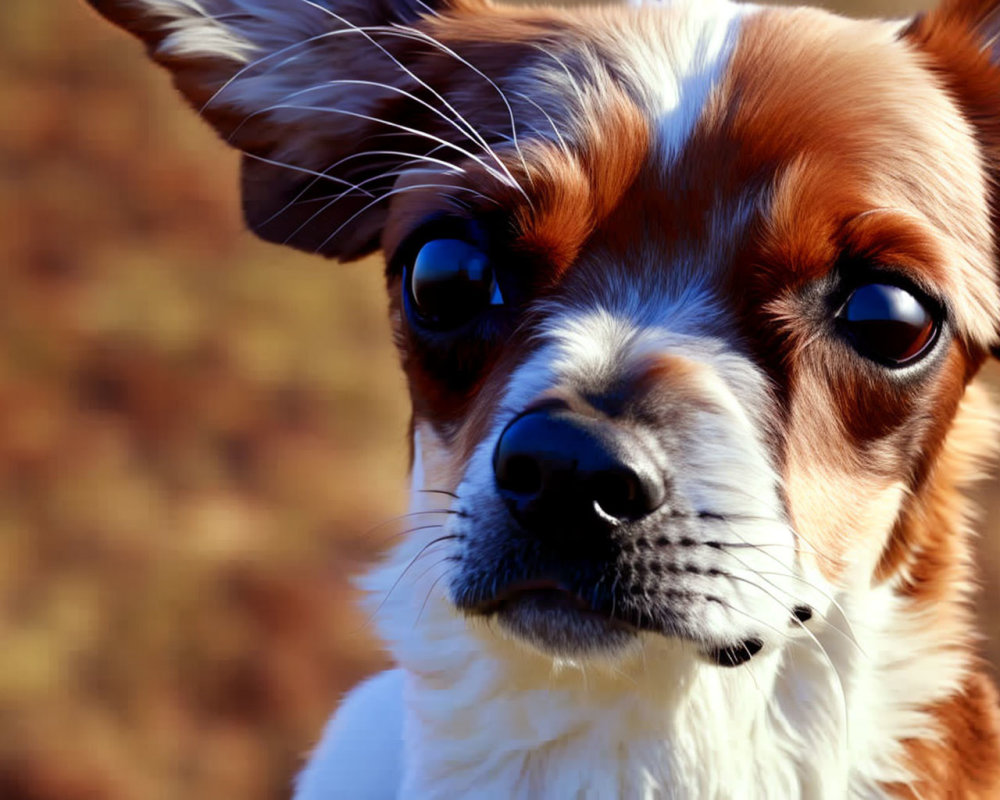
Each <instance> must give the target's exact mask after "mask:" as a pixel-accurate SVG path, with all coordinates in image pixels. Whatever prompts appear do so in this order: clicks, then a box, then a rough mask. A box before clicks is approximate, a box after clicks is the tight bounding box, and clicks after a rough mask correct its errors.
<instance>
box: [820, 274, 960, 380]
mask: <svg viewBox="0 0 1000 800" xmlns="http://www.w3.org/2000/svg"><path fill="white" fill-rule="evenodd" d="M939 317H940V314H939V312H938V310H937V309H936V308H935V307H934V306H933V304H932V303H931V302H930V301H928V300H926V299H921V298H920V297H919V296H918V294H917V293H916V291H915V290H914V291H910V290H907V289H904V288H902V287H901V286H896V285H894V284H891V283H869V284H865V285H863V286H859V287H858V288H856V289H855V290H854V291H853V292H851V294H850V295H849V296H848V298H847V301H846V302H845V303H844V305H843V306H842V307H841V309H840V311H839V312H838V313H837V323H838V325H839V327H840V329H841V330H842V331H843V333H844V334H845V335H846V337H847V339H848V340H849V341H850V342H851V344H852V345H853V346H854V348H855V349H856V350H857V351H858V352H859V353H861V355H863V356H865V357H866V358H870V359H872V360H873V361H877V362H879V363H880V364H884V365H886V366H889V367H904V366H908V365H910V364H913V363H915V362H917V361H919V360H920V358H921V357H923V356H924V355H926V354H927V353H928V352H929V351H930V350H931V347H932V346H933V344H934V342H935V340H936V339H937V334H938V331H939V329H940V321H939Z"/></svg>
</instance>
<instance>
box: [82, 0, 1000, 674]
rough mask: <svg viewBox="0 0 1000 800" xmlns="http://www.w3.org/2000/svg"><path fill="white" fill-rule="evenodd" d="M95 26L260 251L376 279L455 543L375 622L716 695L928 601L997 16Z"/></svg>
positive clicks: (418, 434) (216, 5) (424, 5)
mask: <svg viewBox="0 0 1000 800" xmlns="http://www.w3.org/2000/svg"><path fill="white" fill-rule="evenodd" d="M91 2H92V4H93V5H94V6H96V7H97V8H98V9H99V10H100V11H101V12H102V13H104V14H105V15H107V16H109V17H111V18H112V19H114V20H116V21H117V22H119V23H120V24H123V25H125V26H126V27H128V28H130V29H131V30H132V31H134V32H135V33H137V34H138V35H140V36H141V37H142V38H143V39H144V40H145V41H146V43H147V44H148V46H149V48H150V51H151V53H152V55H153V57H154V58H155V59H157V60H158V61H160V62H162V63H163V64H165V65H166V66H167V67H169V68H170V69H171V70H173V72H174V74H175V77H176V81H177V85H178V86H179V88H180V89H181V90H182V92H184V93H185V94H186V95H187V97H188V98H189V99H190V100H191V102H192V103H193V104H194V105H195V106H196V107H197V108H198V109H199V110H200V111H201V112H202V113H203V115H204V116H205V118H206V119H208V120H209V121H210V122H211V123H212V124H213V125H214V126H215V127H216V128H217V129H218V130H219V131H220V133H221V134H222V135H223V136H224V137H225V138H226V139H227V140H228V141H229V142H230V143H232V144H233V145H234V146H236V147H238V148H240V149H241V150H242V151H243V152H244V153H246V157H245V161H244V175H243V180H244V196H245V208H246V215H247V219H248V221H249V223H250V225H251V226H252V227H253V229H254V230H255V231H256V232H257V233H258V234H260V235H261V236H263V237H264V238H267V239H269V240H273V241H278V242H284V243H287V244H289V245H293V246H295V247H299V248H303V249H306V250H310V251H315V252H317V253H322V254H324V255H327V256H332V257H336V258H340V259H349V258H356V257H359V256H361V255H364V254H366V253H369V252H371V251H374V250H376V249H379V248H381V249H383V250H384V252H385V255H386V262H387V265H388V269H387V283H388V290H389V296H390V308H391V318H392V324H393V326H394V329H395V332H396V338H397V341H398V344H399V348H400V351H401V353H402V360H403V365H404V368H405V371H406V374H407V377H408V380H409V387H410V392H411V395H412V400H413V415H414V438H415V442H416V459H417V463H416V465H415V471H414V490H415V494H414V496H415V498H418V502H417V503H416V505H415V507H416V508H429V507H435V508H439V507H441V506H442V505H447V506H448V509H447V510H448V511H450V512H452V513H450V514H449V515H447V517H443V518H444V519H446V522H445V523H444V524H443V525H442V526H441V527H440V528H436V529H433V530H422V532H421V533H414V534H412V539H411V541H410V542H409V543H408V544H406V545H404V546H403V548H402V553H403V556H402V560H401V562H400V564H401V565H404V566H406V570H407V571H409V572H410V574H409V577H408V578H406V580H402V583H404V584H405V583H406V582H407V581H408V580H410V579H412V583H413V584H414V586H417V585H419V586H420V587H421V588H420V589H419V590H416V589H414V590H413V591H410V592H409V595H408V596H409V597H410V599H411V600H412V603H413V608H412V613H410V614H409V616H408V617H407V618H406V619H405V620H402V621H401V622H402V624H405V625H406V626H407V627H409V626H412V625H413V623H414V621H415V619H416V618H419V617H420V616H421V614H424V612H425V608H424V606H426V605H427V604H428V603H429V604H430V606H431V607H432V608H433V609H436V610H431V609H428V610H427V611H426V614H427V617H428V618H429V617H433V616H434V615H435V614H440V615H441V616H442V618H447V619H449V620H450V621H451V623H450V624H453V625H454V624H460V625H463V626H464V625H466V624H470V625H471V627H472V628H473V629H475V630H476V636H482V637H485V638H484V641H486V642H487V643H488V645H487V646H494V645H496V646H497V647H506V646H507V645H506V644H504V643H503V642H502V641H501V640H504V639H507V640H513V641H515V642H517V643H519V644H526V645H528V648H529V649H530V650H533V651H536V652H537V651H541V652H542V653H543V654H545V655H546V656H553V655H554V656H563V657H567V656H568V657H573V658H578V657H586V656H588V655H596V654H600V655H602V656H603V657H607V656H609V655H616V654H622V653H626V652H631V651H632V650H634V649H635V648H634V647H633V645H634V644H635V643H636V642H639V641H644V640H649V639H650V638H653V639H656V640H657V641H659V640H669V641H672V642H675V643H676V642H683V643H686V644H684V645H683V647H687V648H688V649H690V650H691V652H693V653H697V654H698V655H699V656H701V657H704V656H709V657H710V658H711V659H713V660H715V661H717V662H718V663H721V664H729V665H732V664H738V663H742V662H744V661H746V660H748V659H750V658H752V657H753V656H754V655H755V654H756V653H757V652H759V651H761V650H762V649H764V650H774V649H778V648H780V647H781V646H782V643H783V642H785V641H786V640H787V638H788V636H789V635H790V634H791V633H793V632H794V631H795V630H796V629H797V628H798V627H799V626H801V625H802V624H804V623H805V621H806V620H807V619H808V618H809V617H810V616H811V615H812V614H813V613H814V611H819V612H821V613H823V614H831V613H832V605H831V603H832V601H831V595H832V594H833V592H834V589H835V588H836V587H837V586H839V585H842V584H845V583H848V582H851V581H855V582H860V583H864V584H866V585H870V584H872V583H874V582H880V581H889V580H897V581H909V582H910V583H911V584H912V583H913V582H914V581H919V580H925V581H926V582H928V584H927V585H931V584H933V583H934V581H936V580H939V579H941V578H940V575H939V574H938V573H937V572H935V571H934V570H932V569H926V570H925V569H923V566H922V564H923V562H922V561H921V559H922V558H923V557H924V556H923V555H922V554H923V553H925V551H924V549H923V548H924V546H925V544H926V542H923V541H922V540H919V537H917V536H916V535H915V534H913V533H912V531H913V529H914V528H913V526H910V525H908V524H907V520H908V519H911V518H912V517H913V516H914V515H920V514H924V513H926V507H925V506H923V505H921V503H920V498H921V497H922V496H923V495H924V494H926V492H927V491H929V489H928V488H927V487H928V486H930V485H932V484H933V481H934V480H935V475H936V474H937V472H938V471H939V469H940V468H939V465H940V461H941V457H942V456H941V454H942V452H943V451H944V449H945V447H946V443H947V441H948V437H949V432H950V431H951V430H952V428H953V422H954V420H955V418H956V414H957V412H958V409H959V406H960V404H961V401H962V398H963V395H964V393H965V388H966V385H967V383H968V382H969V380H970V379H971V377H972V376H973V375H974V373H975V372H976V371H977V370H978V368H979V367H980V366H981V364H982V363H983V361H984V359H985V358H986V356H987V355H988V353H989V351H990V348H993V347H996V345H997V340H998V336H997V331H998V323H1000V292H998V280H997V265H996V254H995V248H994V237H995V233H996V223H997V213H998V206H997V197H996V193H995V189H994V183H995V180H996V179H997V177H1000V176H998V172H997V166H998V156H1000V71H997V70H995V69H994V61H995V56H996V51H995V41H996V36H997V34H998V32H1000V3H997V2H995V1H994V0H978V1H977V0H966V1H964V2H963V0H954V1H951V0H949V1H948V2H945V4H944V5H943V6H942V7H941V8H939V9H938V10H937V11H934V12H932V13H930V14H929V15H926V16H923V17H921V18H918V19H916V20H912V21H908V22H905V23H904V22H894V23H887V22H876V21H849V20H845V19H842V18H839V17H836V16H833V15H830V14H827V13H824V12H820V11H815V10H807V9H795V10H790V9H778V8H762V7H756V6H741V5H734V4H731V3H728V2H725V1H724V0H713V1H712V2H704V0H698V2H680V1H679V2H676V3H655V2H650V3H646V4H638V5H633V6H629V7H626V6H621V7H606V8H605V7H584V8H579V9H576V10H567V9H540V8H538V9H535V8H533V9H527V8H515V7H505V6H493V5H490V4H487V3H485V2H481V1H480V0H433V1H432V0H427V2H422V0H378V2H368V0H365V1H364V2H362V0H316V1H315V2H314V1H313V0H198V2H195V0H91ZM452 496H453V497H454V498H455V499H454V502H450V500H449V498H450V497H452ZM442 500H449V502H448V503H445V504H442V502H441V501H442ZM426 519H428V520H430V522H429V523H428V524H426V525H420V524H419V523H418V525H417V527H418V528H421V529H429V528H431V527H432V525H431V523H432V522H434V521H435V520H436V518H435V517H433V515H429V516H428V517H427V518H426ZM414 558H416V559H417V561H415V562H414V561H413V560H412V559H414ZM407 565H408V566H407ZM425 565H426V566H425ZM914 574H916V575H917V577H916V578H915V577H914ZM415 575H416V576H417V577H414V576H415ZM945 579H946V578H945ZM389 589H390V587H389V586H384V587H383V590H384V591H389ZM393 591H398V592H401V593H402V594H404V595H406V591H405V590H401V589H399V587H396V588H395V589H393ZM421 603H423V604H424V606H421ZM418 612H419V613H418ZM481 621H486V622H487V623H488V624H485V625H482V624H480V622H481ZM423 624H428V625H429V624H430V622H429V621H428V619H426V618H425V620H424V623H423Z"/></svg>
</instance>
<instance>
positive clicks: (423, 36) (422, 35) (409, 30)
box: [387, 25, 531, 204]
mask: <svg viewBox="0 0 1000 800" xmlns="http://www.w3.org/2000/svg"><path fill="white" fill-rule="evenodd" d="M389 30H390V31H391V30H395V31H399V32H401V33H403V34H410V35H413V36H415V37H416V38H418V39H420V40H422V41H425V42H427V43H428V44H430V45H431V46H432V47H436V48H438V49H439V50H441V51H442V52H443V53H447V54H448V55H450V56H451V57H452V58H454V59H455V60H456V61H458V62H459V63H460V64H464V65H465V66H466V67H468V68H469V69H470V70H472V71H473V72H475V73H476V74H477V75H478V76H479V77H481V78H482V79H483V80H484V81H486V82H487V83H488V84H489V85H490V86H491V87H493V89H494V90H495V91H496V93H497V95H499V97H500V99H501V100H502V101H503V104H504V106H505V107H506V108H507V114H508V116H509V117H510V130H511V133H512V135H513V138H514V149H515V150H516V151H517V154H518V157H519V158H520V160H521V166H522V167H523V168H524V174H525V175H526V176H527V177H528V179H529V180H530V178H531V171H530V170H529V169H528V163H527V161H526V160H525V158H524V152H523V151H522V150H521V146H520V144H518V141H517V120H516V118H515V116H514V108H513V106H511V104H510V101H509V100H508V99H507V95H506V94H504V92H503V90H502V89H501V88H500V87H499V85H497V83H496V81H494V80H493V79H492V78H491V77H490V76H489V75H487V74H486V73H485V72H483V71H482V70H481V69H479V68H478V67H476V66H475V65H474V64H472V63H471V62H469V60H468V59H465V58H463V57H462V56H460V55H459V54H458V53H456V52H455V51H454V50H452V49H451V48H450V47H447V46H446V45H445V44H443V43H442V42H440V41H438V40H437V39H435V38H434V37H433V36H431V35H430V34H428V33H427V32H426V31H421V30H418V29H417V28H413V27H411V26H408V25H393V26H391V28H390V29H389ZM387 32H388V31H387ZM428 88H430V87H428ZM431 91H433V89H432V90H431ZM442 102H445V101H444V100H443V99H442ZM445 105H447V103H446V102H445ZM448 107H449V108H451V107H450V106H448ZM455 113H457V112H455ZM497 160H498V161H499V160H500V159H499V158H498V159H497ZM511 179H513V176H511ZM529 204H530V200H529Z"/></svg>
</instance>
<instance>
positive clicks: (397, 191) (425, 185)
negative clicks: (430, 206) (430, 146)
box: [316, 183, 495, 252]
mask: <svg viewBox="0 0 1000 800" xmlns="http://www.w3.org/2000/svg"><path fill="white" fill-rule="evenodd" d="M417 189H445V190H448V191H464V192H470V193H472V194H474V195H476V196H478V197H481V198H482V199H484V200H486V201H489V202H495V201H494V200H493V198H491V197H487V196H486V195H484V194H482V192H477V191H476V190H475V189H470V188H469V187H467V186H442V185H441V184H437V183H418V184H415V185H413V186H403V187H401V188H399V189H393V190H392V191H391V192H386V193H385V194H383V195H381V196H380V197H378V198H377V199H375V200H373V201H372V202H371V203H369V204H368V205H366V206H365V207H364V208H362V209H360V210H359V211H357V212H356V213H354V214H352V215H351V216H350V217H349V218H348V219H347V220H345V221H344V223H343V224H342V225H341V226H340V227H338V228H337V229H336V230H335V231H334V232H333V233H331V234H330V235H329V236H327V237H326V239H324V240H323V241H322V242H321V243H320V245H319V247H317V248H316V252H320V251H322V250H323V248H325V247H326V246H327V245H328V244H329V243H330V241H331V240H333V239H334V238H336V237H337V235H338V234H339V233H340V232H341V231H342V230H344V228H346V227H347V226H348V225H350V224H351V223H352V222H354V220H356V219H357V218H358V217H360V216H361V215H362V214H364V213H365V212H366V211H368V210H369V209H371V208H374V207H375V206H377V205H378V204H379V203H381V202H382V201H384V200H388V199H389V198H390V197H394V196H396V195H399V194H403V193H405V192H412V191H416V190H417ZM334 202H336V201H334ZM331 205H332V204H331Z"/></svg>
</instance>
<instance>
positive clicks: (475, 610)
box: [464, 579, 763, 667]
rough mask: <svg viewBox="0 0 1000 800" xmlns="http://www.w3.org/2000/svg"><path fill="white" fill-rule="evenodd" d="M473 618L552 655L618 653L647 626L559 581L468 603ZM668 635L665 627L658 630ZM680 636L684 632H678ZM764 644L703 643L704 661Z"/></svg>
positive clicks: (733, 658) (742, 657)
mask: <svg viewBox="0 0 1000 800" xmlns="http://www.w3.org/2000/svg"><path fill="white" fill-rule="evenodd" d="M464 610H465V612H466V613H467V614H469V615H470V616H473V617H480V618H489V619H494V620H496V622H497V623H498V624H499V625H500V627H501V628H502V629H503V630H504V631H505V632H507V633H509V634H512V635H513V636H514V637H515V638H516V639H518V640H520V641H524V642H527V643H528V644H530V645H532V646H534V647H535V648H537V649H540V650H542V651H543V652H546V653H548V654H551V655H556V656H563V657H578V656H582V655H588V654H590V655H592V654H595V653H601V652H604V653H608V654H610V653H613V652H616V651H620V650H621V649H622V648H624V647H626V646H627V645H629V644H630V643H633V642H634V641H635V639H636V638H637V637H638V636H639V634H640V633H641V632H642V631H644V630H649V629H648V628H646V627H644V626H642V625H637V624H634V623H632V622H629V621H628V620H625V619H621V618H619V617H616V616H614V615H613V614H612V613H610V612H608V611H607V610H605V609H602V608H599V607H596V606H595V605H593V604H592V603H591V602H589V601H588V600H587V599H586V598H585V597H584V596H583V595H582V594H580V593H579V592H576V591H574V590H573V589H571V588H570V587H569V586H567V585H566V584H565V583H563V582H562V581H558V580H555V579H534V580H522V581H516V582H513V583H510V584H508V585H507V586H505V587H503V588H501V589H499V590H498V591H497V592H496V594H494V595H493V596H492V597H490V598H488V599H485V600H482V601H480V602H478V603H475V604H473V605H469V606H467V607H466V608H465V609H464ZM655 632H657V633H663V631H662V630H656V631H655ZM674 635H675V636H678V637H679V638H685V639H687V638H691V637H688V636H684V635H683V634H682V633H681V632H680V631H674ZM762 648H763V642H762V641H761V640H760V639H758V638H750V639H747V640H745V641H738V642H734V643H732V644H726V645H709V646H701V647H700V648H699V649H700V652H701V655H702V657H703V658H705V660H707V661H710V662H712V663H714V664H717V665H718V666H721V667H737V666H741V665H743V664H746V663H747V662H749V661H750V660H752V659H753V658H754V657H755V656H756V655H757V654H758V653H759V652H760V651H761V650H762Z"/></svg>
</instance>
